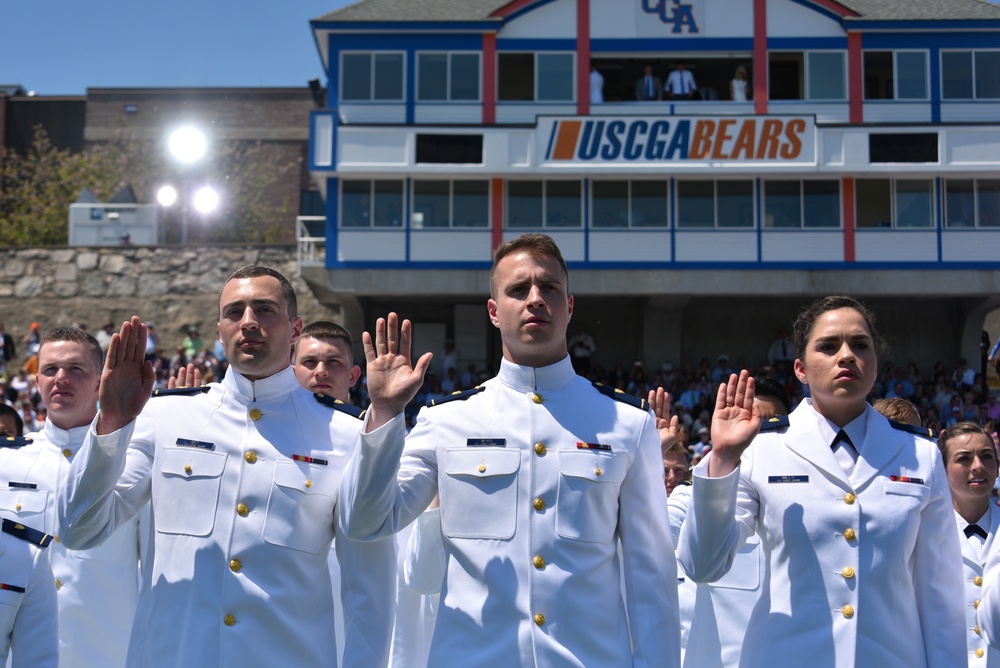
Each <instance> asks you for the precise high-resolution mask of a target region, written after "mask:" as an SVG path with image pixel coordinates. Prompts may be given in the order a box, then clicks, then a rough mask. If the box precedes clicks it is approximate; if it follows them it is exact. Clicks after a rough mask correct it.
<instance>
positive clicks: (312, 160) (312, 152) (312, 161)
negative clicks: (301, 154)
mask: <svg viewBox="0 0 1000 668" xmlns="http://www.w3.org/2000/svg"><path fill="white" fill-rule="evenodd" d="M318 116H330V118H331V120H332V126H333V132H332V134H331V147H330V152H331V161H330V165H329V166H326V165H317V164H316V124H315V122H316V117H318ZM339 121H340V118H339V116H338V115H337V112H336V111H331V110H329V109H323V110H317V111H312V112H310V113H309V149H308V150H309V152H308V154H307V155H308V156H309V171H311V172H334V171H336V170H337V130H338V129H339V127H340V122H339Z"/></svg>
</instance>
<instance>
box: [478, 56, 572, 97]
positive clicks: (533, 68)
mask: <svg viewBox="0 0 1000 668" xmlns="http://www.w3.org/2000/svg"><path fill="white" fill-rule="evenodd" d="M497 81H498V85H497V97H498V99H499V100H500V101H502V102H572V101H573V100H574V99H575V98H576V77H575V75H574V59H573V54H572V53H501V54H500V56H499V58H498V60H497Z"/></svg>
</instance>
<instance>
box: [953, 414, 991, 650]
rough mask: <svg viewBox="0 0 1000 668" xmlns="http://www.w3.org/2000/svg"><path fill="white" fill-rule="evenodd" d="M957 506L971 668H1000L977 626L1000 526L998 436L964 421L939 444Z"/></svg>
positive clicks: (956, 425)
mask: <svg viewBox="0 0 1000 668" xmlns="http://www.w3.org/2000/svg"><path fill="white" fill-rule="evenodd" d="M938 446H939V447H940V448H941V455H942V457H944V468H945V471H947V473H948V485H949V486H950V487H951V498H952V500H953V502H954V505H955V522H956V529H957V530H958V544H959V545H961V547H962V574H963V576H964V577H963V579H964V580H965V590H964V592H963V593H964V596H965V597H964V599H963V600H962V603H963V604H964V605H965V619H966V624H965V626H966V633H965V637H966V638H967V640H968V646H969V649H968V651H969V668H976V667H982V668H998V667H1000V651H997V650H995V649H991V648H989V647H988V646H987V644H986V640H985V639H984V638H983V636H982V633H980V631H979V627H978V626H976V603H977V601H979V598H980V596H982V593H983V566H985V564H986V555H987V554H989V550H990V547H991V546H992V545H993V537H994V536H996V533H997V527H998V526H1000V509H997V508H996V506H994V505H993V504H992V503H990V493H991V492H992V491H993V484H994V483H995V482H996V481H997V448H996V444H994V443H993V437H992V436H990V435H989V433H988V432H987V431H986V430H985V429H983V428H982V427H981V426H979V425H978V424H975V423H974V422H959V423H958V424H954V425H952V426H950V427H948V428H947V429H945V430H944V431H943V432H942V433H941V438H940V439H939V441H938Z"/></svg>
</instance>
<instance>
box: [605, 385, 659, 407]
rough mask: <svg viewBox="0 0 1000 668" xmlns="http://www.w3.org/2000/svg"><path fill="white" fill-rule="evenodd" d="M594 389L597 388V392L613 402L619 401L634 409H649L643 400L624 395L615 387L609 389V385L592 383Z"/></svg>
mask: <svg viewBox="0 0 1000 668" xmlns="http://www.w3.org/2000/svg"><path fill="white" fill-rule="evenodd" d="M594 387H595V388H597V391H598V392H600V393H601V394H603V395H605V396H608V397H611V398H612V399H614V400H615V401H620V402H622V403H624V404H628V405H629V406H635V407H636V408H638V409H641V410H648V409H649V404H648V403H646V400H645V399H641V398H639V397H633V396H632V395H631V394H625V393H624V392H622V391H621V390H619V389H618V388H617V387H611V386H610V385H605V384H604V383H594Z"/></svg>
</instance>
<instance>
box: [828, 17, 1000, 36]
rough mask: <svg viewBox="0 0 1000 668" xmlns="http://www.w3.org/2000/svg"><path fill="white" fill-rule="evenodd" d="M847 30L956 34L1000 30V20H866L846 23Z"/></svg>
mask: <svg viewBox="0 0 1000 668" xmlns="http://www.w3.org/2000/svg"><path fill="white" fill-rule="evenodd" d="M844 27H845V28H846V29H847V30H871V31H879V32H882V31H890V30H907V31H911V32H923V31H930V30H934V31H947V32H950V33H954V32H956V31H959V30H975V31H976V32H977V33H980V32H981V31H983V30H1000V19H997V20H994V19H963V20H957V21H950V20H945V19H940V20H932V21H868V20H864V19H860V20H852V21H846V22H845V23H844Z"/></svg>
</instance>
